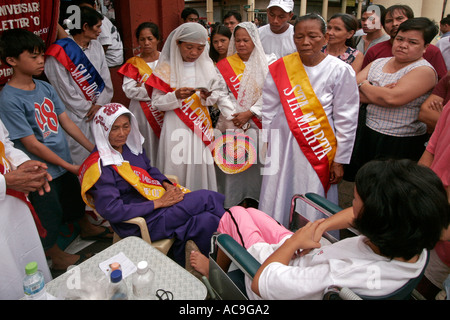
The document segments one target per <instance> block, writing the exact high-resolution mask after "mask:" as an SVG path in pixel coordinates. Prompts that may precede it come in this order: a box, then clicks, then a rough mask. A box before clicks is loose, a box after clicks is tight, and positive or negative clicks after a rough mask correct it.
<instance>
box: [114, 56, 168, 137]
mask: <svg viewBox="0 0 450 320" xmlns="http://www.w3.org/2000/svg"><path fill="white" fill-rule="evenodd" d="M117 72H118V73H119V74H120V75H123V76H126V77H128V78H131V79H133V80H135V81H137V82H139V83H142V84H144V85H145V87H146V89H147V92H148V95H149V97H151V96H152V91H153V90H152V89H153V88H152V87H151V86H150V85H149V84H148V83H147V82H148V81H147V80H148V79H149V77H150V75H151V74H152V72H153V70H152V69H151V68H150V67H149V65H148V64H147V63H146V62H145V61H144V59H142V58H141V57H132V58H130V59H128V60H127V62H126V63H125V64H124V65H123V66H122V67H121V68H120V69H119V70H118V71H117ZM139 104H140V105H141V108H142V111H143V112H144V114H145V117H146V118H147V121H148V124H149V125H150V127H151V128H152V130H153V132H154V133H155V135H156V136H157V137H158V138H159V137H160V136H161V128H162V124H163V120H164V112H161V111H159V110H158V109H156V108H155V107H154V106H153V105H152V102H151V101H139Z"/></svg>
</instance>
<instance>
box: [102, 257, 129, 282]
mask: <svg viewBox="0 0 450 320" xmlns="http://www.w3.org/2000/svg"><path fill="white" fill-rule="evenodd" d="M113 262H118V263H119V264H120V267H121V269H122V278H123V279H125V278H126V277H127V276H129V275H130V274H132V273H133V272H135V271H136V270H137V268H136V266H135V264H134V263H133V262H132V261H131V260H130V259H128V258H127V257H126V256H125V254H124V253H123V252H120V253H118V254H116V255H115V256H114V257H111V258H109V259H108V260H106V261H103V262H101V263H99V265H98V266H99V267H100V269H101V270H102V271H103V272H104V273H105V275H106V276H107V277H109V273H110V269H111V268H110V264H111V263H113Z"/></svg>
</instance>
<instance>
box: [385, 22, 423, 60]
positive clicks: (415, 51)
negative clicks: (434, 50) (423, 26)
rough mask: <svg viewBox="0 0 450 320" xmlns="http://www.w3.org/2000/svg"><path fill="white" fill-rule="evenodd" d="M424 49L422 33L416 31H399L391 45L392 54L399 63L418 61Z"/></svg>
mask: <svg viewBox="0 0 450 320" xmlns="http://www.w3.org/2000/svg"><path fill="white" fill-rule="evenodd" d="M425 49H426V46H425V40H424V39H423V33H422V32H421V31H418V30H409V31H399V32H398V33H397V35H396V36H395V38H394V42H393V43H392V54H393V55H394V57H395V59H396V60H398V61H401V62H405V61H406V62H407V61H415V60H417V59H420V58H421V57H422V56H423V54H424V52H425Z"/></svg>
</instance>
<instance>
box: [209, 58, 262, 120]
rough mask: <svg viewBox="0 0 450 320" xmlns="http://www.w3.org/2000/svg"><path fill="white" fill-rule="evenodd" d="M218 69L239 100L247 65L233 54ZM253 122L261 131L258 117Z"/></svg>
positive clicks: (254, 117) (220, 63) (218, 65)
mask: <svg viewBox="0 0 450 320" xmlns="http://www.w3.org/2000/svg"><path fill="white" fill-rule="evenodd" d="M216 66H217V69H219V71H220V73H221V74H222V76H223V78H224V79H225V82H226V84H227V85H228V88H230V90H231V92H232V93H233V95H234V97H235V98H236V100H237V98H238V94H239V87H240V85H241V78H242V75H243V74H244V70H245V64H244V62H243V61H242V59H241V58H239V56H238V54H237V53H236V54H233V55H231V56H229V57H226V58H225V59H222V60H220V61H219V62H218V63H217V64H216ZM252 120H253V122H254V123H255V124H256V125H257V126H258V128H259V129H261V128H262V124H261V121H260V120H259V119H258V117H256V116H253V117H252Z"/></svg>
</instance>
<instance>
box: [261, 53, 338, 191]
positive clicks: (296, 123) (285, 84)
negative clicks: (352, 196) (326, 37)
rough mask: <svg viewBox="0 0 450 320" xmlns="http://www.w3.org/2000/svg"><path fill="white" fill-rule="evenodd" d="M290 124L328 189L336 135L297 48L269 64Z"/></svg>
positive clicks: (325, 187) (303, 150) (304, 152)
mask: <svg viewBox="0 0 450 320" xmlns="http://www.w3.org/2000/svg"><path fill="white" fill-rule="evenodd" d="M269 70H270V73H271V75H272V78H273V80H274V82H275V85H276V87H277V89H278V92H279V95H280V99H281V104H282V106H283V109H284V113H285V115H286V119H287V122H288V125H289V128H290V129H291V131H292V134H293V135H294V137H295V139H296V140H297V142H298V144H299V146H300V148H301V150H302V152H303V154H304V155H305V156H306V158H307V159H308V161H309V163H310V164H311V166H312V167H313V168H314V170H315V171H316V173H317V175H318V177H319V179H320V181H321V182H322V185H323V187H324V190H325V193H326V192H327V191H328V189H329V187H330V166H331V164H332V162H333V159H334V155H335V154H336V146H337V142H336V137H335V135H334V132H333V129H332V128H331V126H330V123H329V122H328V118H327V115H326V113H325V110H324V109H323V107H322V104H321V103H320V101H319V99H318V98H317V97H316V94H315V93H314V90H313V88H312V86H311V83H310V82H309V78H308V75H307V73H306V71H305V68H304V67H303V63H302V61H301V60H300V56H299V54H298V52H295V53H293V54H290V55H287V56H285V57H283V58H281V59H279V60H277V61H276V62H274V63H273V64H271V65H270V66H269Z"/></svg>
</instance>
